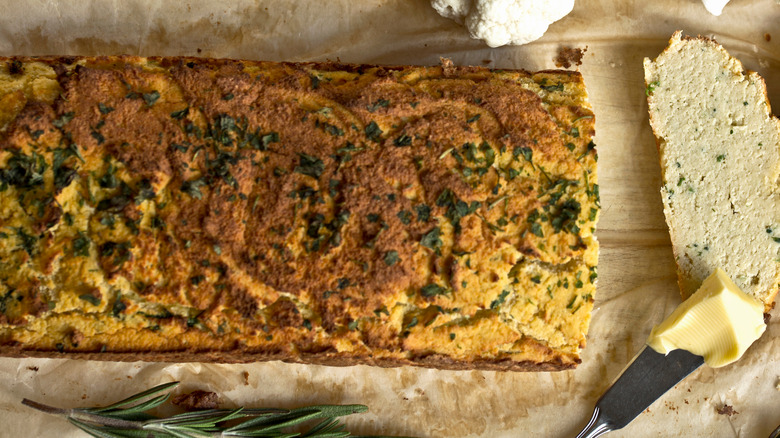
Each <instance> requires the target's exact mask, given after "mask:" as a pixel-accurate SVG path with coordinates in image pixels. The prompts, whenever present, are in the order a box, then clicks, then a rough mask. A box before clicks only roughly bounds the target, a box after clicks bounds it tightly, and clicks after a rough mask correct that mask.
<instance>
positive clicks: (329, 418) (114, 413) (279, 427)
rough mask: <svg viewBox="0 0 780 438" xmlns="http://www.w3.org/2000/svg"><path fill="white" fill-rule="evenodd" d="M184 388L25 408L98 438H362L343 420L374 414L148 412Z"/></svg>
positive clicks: (343, 410) (316, 409)
mask: <svg viewBox="0 0 780 438" xmlns="http://www.w3.org/2000/svg"><path fill="white" fill-rule="evenodd" d="M178 384H179V382H170V383H165V384H162V385H158V386H155V387H154V388H151V389H148V390H146V391H143V392H140V393H138V394H135V395H133V396H130V397H128V398H126V399H124V400H121V401H118V402H116V403H114V404H112V405H110V406H105V407H95V408H74V409H60V408H55V407H51V406H47V405H44V404H41V403H38V402H35V401H32V400H28V399H24V400H22V404H23V405H26V406H29V407H31V408H34V409H37V410H39V411H42V412H45V413H47V414H52V415H57V416H59V417H63V418H65V419H67V420H68V421H69V422H70V423H71V424H73V425H74V426H76V427H78V428H79V429H81V430H83V431H84V432H86V433H88V434H89V435H91V436H93V437H97V438H169V437H172V438H205V437H208V438H214V437H237V438H238V437H273V438H294V437H301V438H303V437H307V438H342V437H353V438H359V437H355V436H353V435H350V433H349V432H347V431H345V430H344V425H343V424H341V422H340V421H339V417H343V416H346V415H351V414H357V413H361V412H366V411H367V410H368V408H367V407H366V406H364V405H316V406H305V407H301V408H297V409H244V408H237V409H209V410H203V411H194V412H185V413H182V414H178V415H173V416H170V417H157V416H155V415H152V414H151V413H149V412H148V411H150V410H152V409H154V408H156V407H158V406H160V405H162V404H163V403H165V402H166V401H168V399H169V398H170V395H171V394H170V393H167V394H163V393H164V392H165V391H168V390H169V389H171V388H173V387H174V386H176V385H178ZM316 420H319V421H316ZM376 438H379V437H376Z"/></svg>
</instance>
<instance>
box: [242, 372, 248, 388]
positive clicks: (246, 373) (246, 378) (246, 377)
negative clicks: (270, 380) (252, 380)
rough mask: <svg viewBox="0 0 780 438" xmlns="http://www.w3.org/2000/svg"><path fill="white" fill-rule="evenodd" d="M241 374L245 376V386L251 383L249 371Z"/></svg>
mask: <svg viewBox="0 0 780 438" xmlns="http://www.w3.org/2000/svg"><path fill="white" fill-rule="evenodd" d="M241 375H242V376H243V377H244V386H247V385H249V372H248V371H244V372H243V373H241Z"/></svg>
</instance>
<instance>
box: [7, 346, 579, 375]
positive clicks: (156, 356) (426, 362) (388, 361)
mask: <svg viewBox="0 0 780 438" xmlns="http://www.w3.org/2000/svg"><path fill="white" fill-rule="evenodd" d="M0 356H2V357H15V358H46V359H73V360H99V361H112V362H136V361H141V362H171V363H183V362H205V363H253V362H268V361H282V362H287V363H300V364H312V365H326V366H337V367H344V366H354V365H371V366H377V367H382V368H394V367H400V366H415V367H424V368H433V369H441V370H481V371H562V370H567V369H573V368H575V367H576V366H577V365H578V364H579V363H580V362H581V360H580V359H579V358H578V357H576V356H573V355H572V356H567V355H564V356H562V357H563V358H565V359H568V361H564V360H562V358H561V357H556V358H555V359H554V360H550V361H547V362H533V361H520V362H518V361H515V360H512V359H511V358H509V357H506V358H499V359H496V360H475V361H458V360H454V359H452V358H450V357H447V356H444V355H438V354H432V355H429V356H422V357H418V358H413V359H396V358H372V357H369V356H347V355H341V354H338V353H326V354H322V353H303V354H300V355H298V356H297V357H292V356H290V355H288V354H283V353H252V352H246V351H240V350H239V351H235V350H233V351H196V350H184V351H170V352H61V353H60V352H56V351H49V350H43V351H42V350H27V349H23V348H21V347H18V346H10V345H2V346H0Z"/></svg>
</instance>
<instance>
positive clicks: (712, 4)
mask: <svg viewBox="0 0 780 438" xmlns="http://www.w3.org/2000/svg"><path fill="white" fill-rule="evenodd" d="M728 2H729V0H702V3H704V7H705V8H707V11H709V13H710V14H712V15H715V16H718V15H720V14H721V13H722V12H723V8H724V7H725V6H726V3H728Z"/></svg>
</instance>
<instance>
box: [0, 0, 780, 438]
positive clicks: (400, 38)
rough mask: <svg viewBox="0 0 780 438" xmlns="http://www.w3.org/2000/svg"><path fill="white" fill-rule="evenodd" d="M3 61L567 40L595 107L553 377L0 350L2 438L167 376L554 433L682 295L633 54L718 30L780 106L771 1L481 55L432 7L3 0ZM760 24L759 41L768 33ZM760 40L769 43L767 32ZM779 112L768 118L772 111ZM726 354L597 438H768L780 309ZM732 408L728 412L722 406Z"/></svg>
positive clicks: (551, 45)
mask: <svg viewBox="0 0 780 438" xmlns="http://www.w3.org/2000/svg"><path fill="white" fill-rule="evenodd" d="M2 3H3V4H2V5H0V55H49V54H74V55H75V54H78V55H96V54H122V53H127V54H140V55H200V56H211V57H231V58H246V59H266V60H287V61H302V60H324V59H330V60H341V61H344V62H359V63H389V64H399V63H400V64H435V63H437V62H438V60H439V57H440V56H444V57H449V58H451V59H452V60H453V61H454V62H455V63H456V64H475V65H487V66H490V67H496V68H525V69H529V70H537V69H545V68H554V67H555V66H554V64H553V61H552V60H553V58H554V56H555V54H556V52H557V50H558V49H559V47H560V46H562V45H568V46H574V47H580V48H585V47H586V46H587V48H588V49H587V52H586V55H585V57H584V60H583V65H582V66H581V67H580V70H581V71H582V73H583V75H584V77H585V81H586V83H587V85H588V87H589V91H590V96H591V101H592V103H593V106H594V109H595V113H596V130H597V137H596V140H597V144H598V151H599V154H600V161H599V174H600V175H599V177H600V185H601V195H602V206H603V211H602V216H601V221H600V223H599V230H598V233H597V235H598V237H599V239H600V241H601V245H602V246H601V248H602V250H601V258H600V265H599V284H598V294H597V296H596V308H595V311H594V314H593V320H592V324H591V330H590V334H589V341H588V342H589V343H588V346H587V348H586V349H585V351H584V354H583V356H582V357H583V363H582V365H580V367H579V368H578V369H576V370H574V371H567V372H559V373H533V374H527V373H500V372H477V371H472V372H468V371H467V372H452V371H437V370H426V369H418V368H397V369H381V368H371V367H365V366H356V367H347V368H332V367H321V366H307V365H293V364H283V363H278V362H271V363H255V364H241V365H214V364H159V363H142V362H136V363H111V362H85V361H73V360H41V359H9V358H0V436H3V437H27V436H30V437H32V436H57V437H60V438H66V437H76V436H84V435H83V434H81V433H80V432H79V431H77V430H76V429H75V428H73V427H71V426H70V425H69V424H68V423H66V422H65V421H64V420H61V419H59V418H55V417H49V416H46V415H44V414H39V413H37V412H35V411H32V410H31V409H28V408H26V407H24V406H22V405H21V404H20V401H21V399H22V398H23V397H28V398H31V399H34V400H36V401H40V402H43V403H47V404H51V405H56V406H63V407H74V406H95V405H100V404H107V403H110V402H113V401H116V400H118V399H120V398H122V397H125V396H127V395H130V394H132V393H135V392H137V391H139V390H141V389H145V388H147V387H150V386H152V385H155V384H159V383H162V382H167V381H170V380H172V379H177V380H181V381H182V382H183V383H182V385H181V387H180V388H179V389H178V392H183V391H190V390H194V389H203V390H212V391H216V392H217V393H219V394H220V395H221V400H222V402H223V405H224V406H226V407H232V406H237V405H246V406H252V407H271V406H278V407H294V406H301V405H304V404H310V403H363V404H367V405H368V406H369V407H370V410H371V411H370V413H367V414H363V415H361V416H357V417H354V418H350V419H349V420H348V421H347V423H348V425H349V428H350V430H353V431H356V432H360V433H385V434H404V435H415V436H422V437H478V436H479V437H510V436H511V437H516V436H522V437H532V436H538V437H567V436H574V435H576V433H577V432H578V431H579V430H580V428H581V427H582V426H584V424H585V423H586V422H587V419H588V418H589V417H590V414H591V411H592V408H593V405H594V403H595V401H596V400H597V398H598V397H599V396H600V395H601V393H602V392H603V391H604V390H605V389H606V388H607V386H608V385H609V384H610V382H611V381H612V379H614V378H615V377H616V376H617V375H618V374H619V373H620V371H621V370H622V368H623V367H624V366H625V365H626V364H627V363H628V362H629V361H630V360H631V358H632V357H633V356H634V355H635V354H636V353H637V352H638V351H639V350H640V349H641V347H642V346H643V344H644V340H645V338H646V337H647V335H648V333H649V331H650V329H651V328H652V326H653V325H654V324H657V323H658V322H660V321H661V320H662V319H663V317H664V316H665V315H667V314H668V313H669V312H671V310H672V309H673V308H674V307H675V306H677V304H678V303H679V302H680V298H679V294H678V291H677V286H676V282H675V274H674V272H675V266H674V261H673V259H672V254H671V247H670V244H669V238H668V234H667V231H666V226H665V224H664V221H663V215H662V210H661V200H660V195H659V192H658V189H659V187H660V170H659V166H658V161H657V160H658V156H657V152H656V149H655V143H654V140H653V136H652V134H651V131H650V128H649V125H648V123H647V113H646V110H647V108H646V103H645V95H644V83H643V79H642V78H643V76H642V58H643V57H645V56H649V57H655V56H656V55H657V54H658V53H660V51H661V50H662V49H663V48H664V47H665V45H666V42H667V40H668V38H669V36H670V35H671V34H672V32H673V31H674V30H676V29H678V28H679V29H683V30H685V32H686V33H688V34H694V35H695V34H704V35H714V36H715V37H716V38H717V40H718V41H719V42H720V43H722V44H724V45H725V46H726V47H727V49H728V50H729V51H730V52H731V54H732V55H734V56H737V57H739V58H740V59H741V60H742V61H743V63H744V64H745V66H746V67H747V68H750V69H753V70H756V71H758V72H759V73H761V74H762V75H764V77H765V78H766V80H767V83H768V86H769V95H770V99H771V101H772V102H774V104H775V107H776V108H780V45H779V43H780V24H778V23H780V21H779V19H780V6H778V5H777V4H776V2H775V1H774V0H764V1H755V2H751V1H747V0H733V1H732V3H731V4H729V5H728V6H727V7H726V8H725V10H724V13H723V15H722V16H720V17H714V16H711V15H709V14H708V13H707V12H706V11H705V9H704V7H703V6H702V5H701V3H700V2H699V1H698V0H695V1H694V0H682V1H677V0H668V1H660V0H659V1H647V0H641V1H636V0H635V1H619V0H615V1H608V0H577V3H576V6H575V10H574V11H573V12H572V13H571V14H570V15H569V16H567V17H566V18H564V19H563V20H561V21H559V22H557V23H555V24H553V25H552V26H551V27H550V30H549V31H548V33H547V34H546V35H545V37H544V38H542V39H541V40H539V41H537V42H535V43H532V44H530V45H527V46H523V47H506V48H500V49H490V48H488V47H487V46H485V45H484V44H482V43H481V42H479V41H474V40H471V39H469V37H468V35H467V32H466V31H465V30H464V29H463V28H461V27H459V26H458V25H456V24H455V23H453V22H451V21H450V20H447V19H444V18H441V17H439V16H438V15H436V14H435V12H434V11H433V9H431V8H430V6H429V0H328V1H324V0H297V1H285V0H255V1H252V0H241V1H232V2H229V1H216V0H213V1H209V0H192V1H184V2H175V1H159V2H155V1H144V0H127V1H122V0H113V1H111V0H103V1H87V0H81V1H76V0H73V1H59V2H57V1H43V0H39V1H19V2H12V1H8V0H6V1H4V2H2ZM765 34H769V36H767V35H765ZM770 38H771V41H770ZM776 112H778V111H777V110H776ZM773 316H774V318H773V319H772V322H771V324H770V326H769V328H768V330H767V332H766V334H765V335H764V336H763V338H762V339H760V340H759V341H758V342H757V343H756V344H755V345H754V346H753V347H751V348H750V350H749V351H748V352H747V354H746V355H745V357H744V358H743V359H742V360H741V361H740V362H738V363H736V364H733V365H731V366H727V367H725V368H721V369H717V370H714V369H710V368H707V367H703V368H701V369H700V370H698V371H697V372H695V373H694V374H693V375H692V376H691V377H689V378H688V379H687V380H685V381H683V382H682V383H680V384H679V385H678V386H677V387H676V388H675V389H674V390H673V391H671V392H670V393H668V394H667V395H666V396H665V397H664V398H663V399H661V400H659V401H658V402H656V403H655V404H654V405H653V406H651V407H650V409H649V410H648V411H647V412H646V413H645V414H643V415H641V416H640V417H639V418H638V419H637V420H635V421H634V422H633V423H632V424H631V425H630V426H629V427H627V428H625V429H623V430H622V431H620V432H616V433H614V434H612V435H610V436H614V437H629V436H632V437H633V436H713V437H732V436H741V437H766V436H768V435H769V433H770V432H771V430H772V429H774V427H775V426H777V424H778V423H780V391H778V390H777V389H776V385H777V384H778V380H779V379H780V362H779V361H778V360H779V359H780V348H778V347H780V312H778V311H777V309H775V311H774V312H773ZM724 404H728V405H730V406H733V408H734V410H735V411H736V412H738V413H735V414H734V415H732V416H726V415H719V414H718V413H717V412H716V409H717V408H720V407H722V406H723V405H724Z"/></svg>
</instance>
